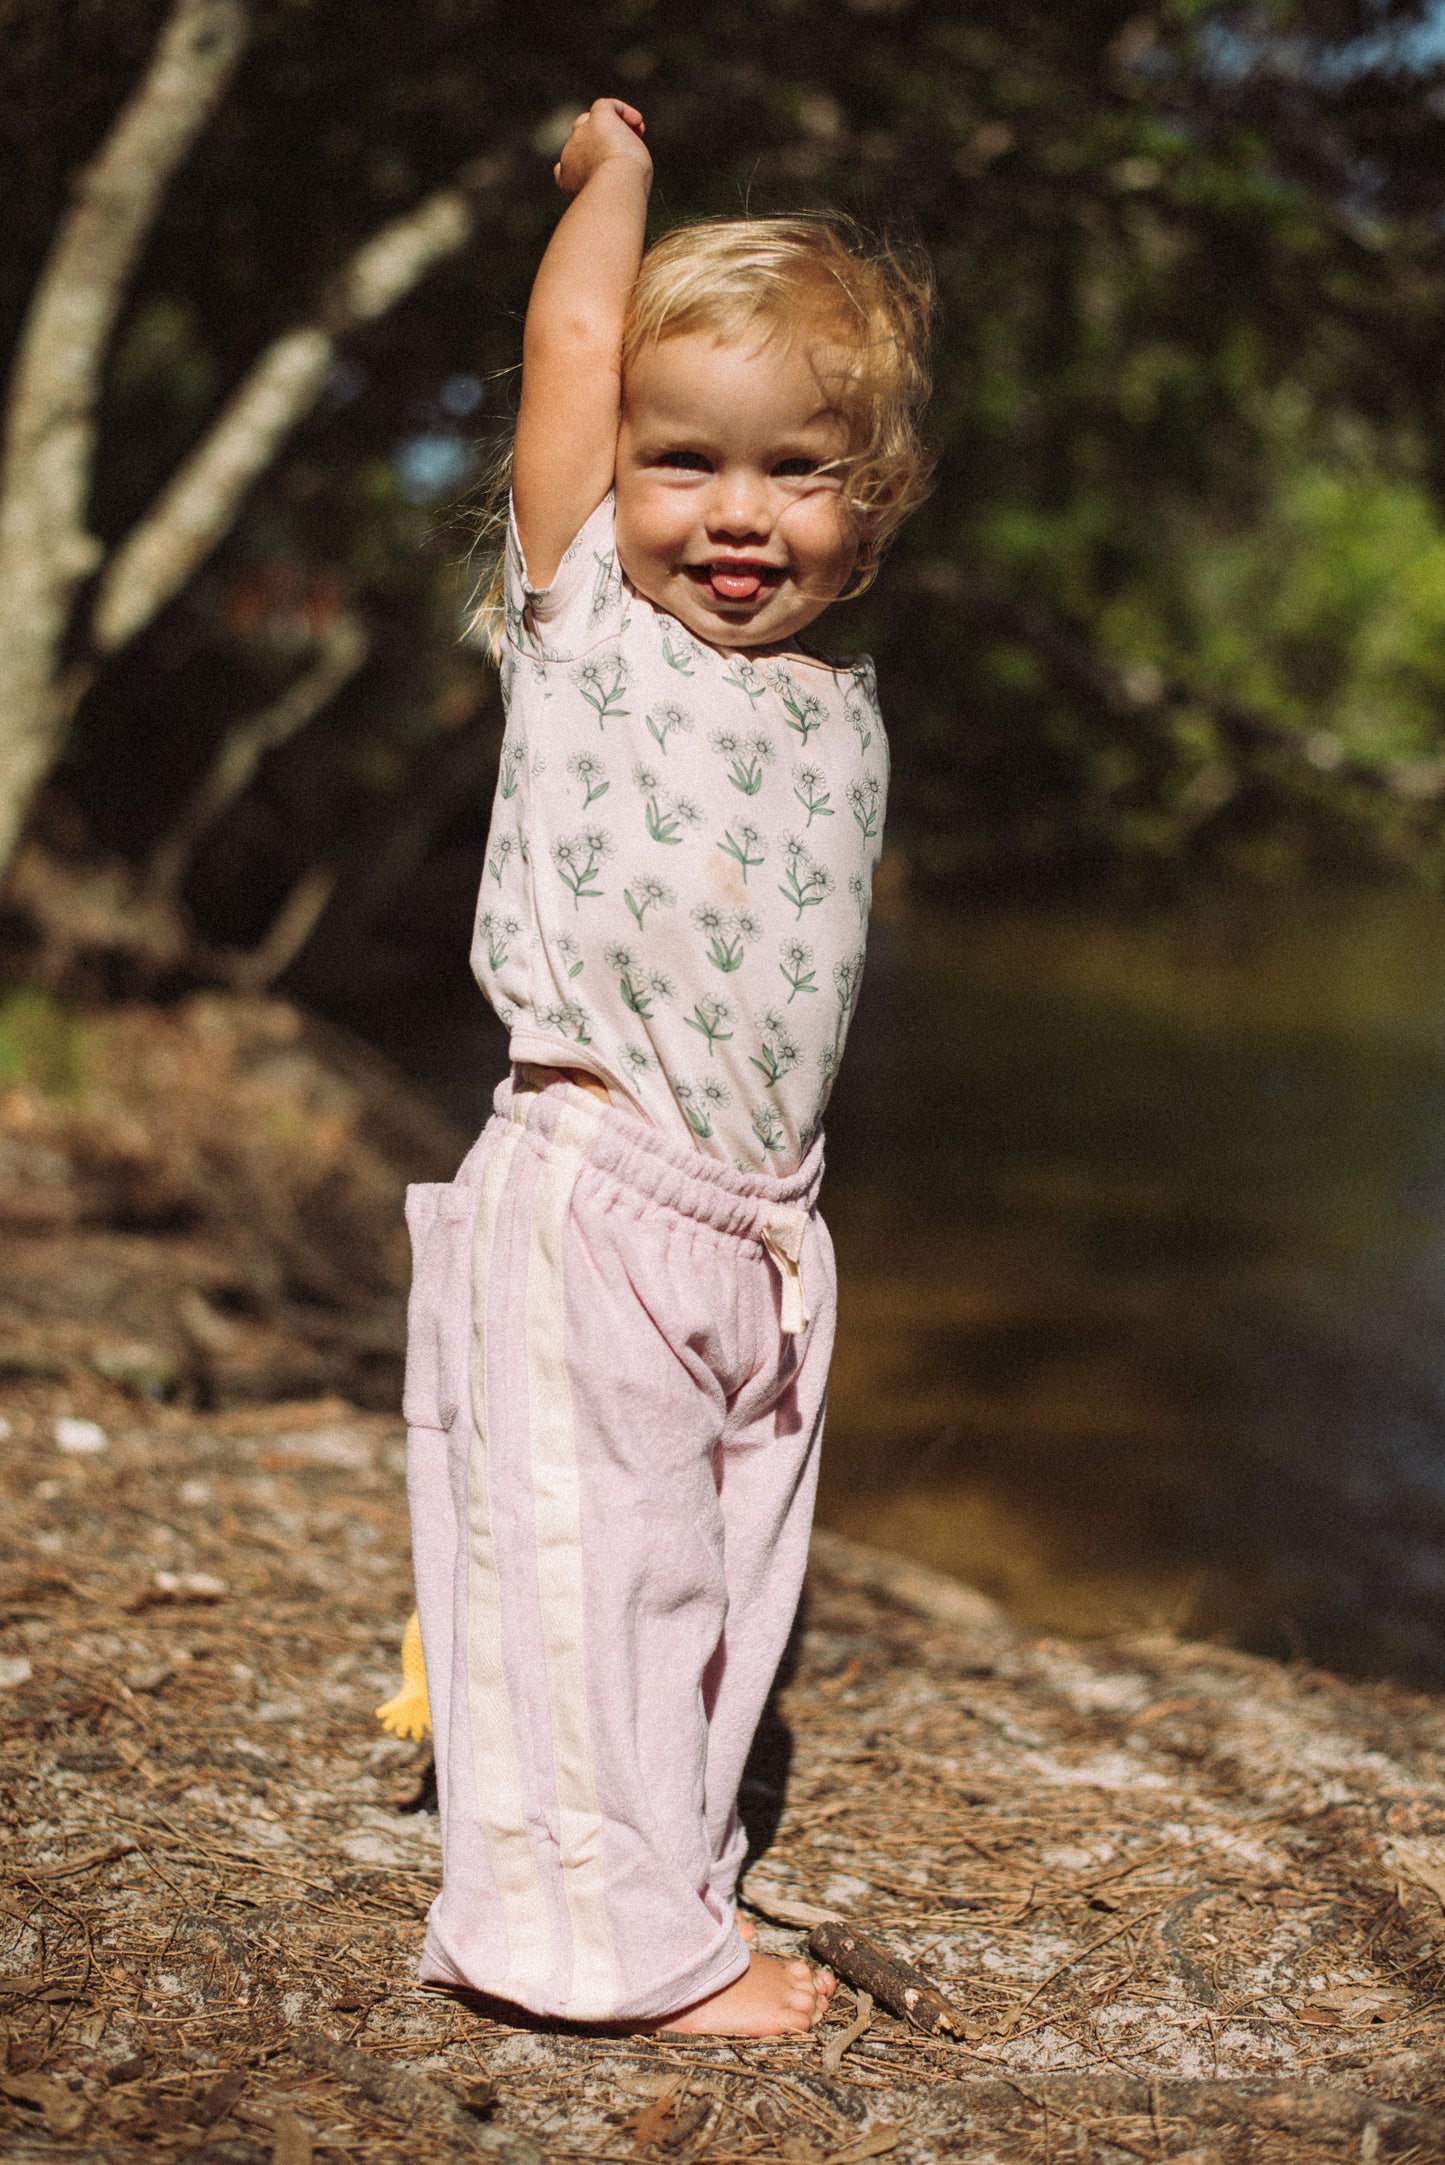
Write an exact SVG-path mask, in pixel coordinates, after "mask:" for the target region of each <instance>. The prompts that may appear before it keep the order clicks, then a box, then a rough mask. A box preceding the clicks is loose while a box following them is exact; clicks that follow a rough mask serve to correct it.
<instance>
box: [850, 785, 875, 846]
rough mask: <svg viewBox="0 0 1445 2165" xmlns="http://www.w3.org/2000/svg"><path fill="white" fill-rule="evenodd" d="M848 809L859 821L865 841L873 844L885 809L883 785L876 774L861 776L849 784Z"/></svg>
mask: <svg viewBox="0 0 1445 2165" xmlns="http://www.w3.org/2000/svg"><path fill="white" fill-rule="evenodd" d="M848 809H849V811H850V812H851V813H852V814H853V817H854V819H856V820H857V822H858V826H859V830H860V832H861V833H862V836H863V839H864V841H865V842H871V841H872V840H873V838H874V836H875V835H876V834H877V832H878V821H879V817H880V815H881V812H882V809H883V784H882V783H881V782H880V781H879V779H878V777H877V775H876V774H861V775H859V777H858V779H857V781H856V782H850V783H849V784H848Z"/></svg>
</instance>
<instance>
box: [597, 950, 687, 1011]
mask: <svg viewBox="0 0 1445 2165" xmlns="http://www.w3.org/2000/svg"><path fill="white" fill-rule="evenodd" d="M602 959H603V961H604V962H605V963H606V964H607V967H608V969H609V970H615V971H616V972H617V989H618V991H619V992H620V993H621V994H622V1004H623V1006H624V1007H625V1008H626V1009H627V1010H628V1012H629V1013H630V1014H633V1015H638V1016H640V1017H641V1019H642V1020H643V1021H644V1022H651V1020H652V1003H653V1001H654V1000H670V999H671V998H672V996H673V994H674V992H675V991H676V990H677V987H676V986H675V985H674V984H673V982H672V979H671V978H670V977H665V976H664V975H663V973H662V971H661V970H647V969H644V967H643V965H642V961H641V958H640V957H639V956H637V955H635V954H634V953H633V951H632V949H631V948H630V947H623V946H622V945H620V944H614V945H613V946H611V947H609V948H607V949H605V950H604V952H603V956H602Z"/></svg>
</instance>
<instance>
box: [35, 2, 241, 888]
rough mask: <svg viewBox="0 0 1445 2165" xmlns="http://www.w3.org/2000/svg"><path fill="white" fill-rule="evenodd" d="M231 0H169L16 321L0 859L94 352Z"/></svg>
mask: <svg viewBox="0 0 1445 2165" xmlns="http://www.w3.org/2000/svg"><path fill="white" fill-rule="evenodd" d="M247 29H248V15H247V10H246V9H245V7H244V6H243V5H242V4H241V0H176V5H175V6H174V7H173V8H172V10H171V13H170V16H169V18H168V20H167V22H166V25H165V28H164V30H163V31H162V34H161V38H160V42H159V44H158V45H157V47H156V52H155V57H154V59H153V61H152V63H151V66H150V68H149V70H148V72H147V73H146V75H145V76H144V77H143V79H142V80H141V82H140V83H139V85H138V86H137V88H136V90H135V92H134V94H133V95H132V97H131V98H130V99H129V101H128V102H127V104H126V105H125V106H124V108H123V109H122V111H121V113H120V115H119V118H118V119H117V120H116V122H115V125H114V126H113V127H112V128H111V130H110V133H109V134H108V135H107V137H106V139H105V141H104V142H103V143H102V144H101V147H100V149H99V150H98V151H97V152H96V155H95V156H94V158H92V159H91V161H90V163H89V164H88V165H87V166H86V167H85V168H84V169H83V170H82V172H81V173H80V175H79V177H78V179H77V181H76V184H75V189H74V196H73V200H72V203H71V207H70V209H69V211H68V212H67V213H66V216H65V218H64V219H63V220H62V222H61V226H60V230H59V232H58V233H57V235H56V238H55V242H54V245H53V247H52V248H51V251H50V254H49V257H48V259H47V262H46V265H45V269H44V271H43V272H42V274H41V277H40V282H39V284H38V286H37V288H36V291H35V295H34V298H33V300H32V302H31V305H30V309H29V313H28V315H27V318H26V322H25V328H24V330H23V332H22V334H21V339H20V344H19V348H18V351H17V355H16V361H15V368H14V374H13V377H12V381H11V388H10V394H9V399H8V410H7V413H6V420H5V453H4V471H3V479H0V867H3V866H4V865H5V864H6V863H8V861H9V859H10V856H11V853H12V851H13V849H14V846H15V842H16V840H17V838H18V835H19V831H20V827H21V824H22V822H23V820H24V816H25V813H26V812H27V810H28V809H29V805H30V801H31V798H32V797H33V795H34V792H35V790H36V789H37V787H38V786H39V784H40V783H41V782H42V781H43V779H44V777H45V775H46V773H47V772H48V771H49V768H50V766H51V765H52V763H53V761H54V758H55V755H56V752H57V750H58V748H59V744H60V741H61V738H62V735H63V732H64V729H65V726H66V723H67V721H68V719H69V713H70V708H71V705H72V703H73V698H74V693H73V691H72V690H71V689H70V687H68V686H67V684H66V683H65V681H64V679H63V675H62V657H63V654H64V649H65V642H66V635H67V631H68V629H69V625H70V620H71V612H72V609H73V607H74V601H75V595H76V591H77V588H78V587H79V585H80V583H81V581H82V580H84V579H85V578H87V577H88V576H89V575H90V574H91V573H92V572H93V571H94V570H95V569H96V567H97V564H98V563H99V560H100V554H101V551H100V544H99V543H98V542H97V541H96V540H95V539H94V538H93V537H92V536H91V535H90V533H89V532H88V531H87V528H86V511H87V506H88V502H89V496H90V485H91V474H92V470H93V467H94V460H95V440H96V410H97V406H98V402H99V397H100V390H101V383H102V372H103V368H104V363H105V355H106V351H107V349H108V346H109V343H110V338H111V334H112V332H113V331H114V328H115V323H116V318H117V316H118V315H119V313H120V309H121V307H122V305H123V303H124V300H125V297H126V293H127V291H128V288H129V285H130V279H131V274H132V272H133V271H134V268H135V264H136V261H137V259H138V257H139V255H140V251H141V249H142V247H143V246H144V243H145V239H146V236H147V234H148V233H149V231H150V229H151V226H152V224H153V222H154V219H155V215H156V211H157V209H158V208H159V205H160V202H161V199H162V196H163V195H164V193H165V189H166V187H167V185H168V183H169V182H170V180H171V179H172V178H173V176H174V175H175V173H176V171H177V169H178V168H179V166H180V165H181V164H182V162H183V161H184V159H185V157H186V155H187V153H188V152H189V151H190V149H191V147H192V145H193V144H194V143H195V141H196V139H197V137H198V136H199V135H200V133H201V130H202V129H203V128H204V127H205V125H206V122H207V120H208V119H209V118H210V116H211V114H212V112H213V111H214V110H215V108H216V105H217V104H218V102H219V100H220V99H221V97H222V95H223V94H224V92H225V89H226V85H227V83H228V82H229V80H230V77H231V74H232V71H233V69H234V68H235V65H236V63H237V61H238V60H239V58H240V56H241V51H242V48H243V46H244V44H245V40H246V33H247Z"/></svg>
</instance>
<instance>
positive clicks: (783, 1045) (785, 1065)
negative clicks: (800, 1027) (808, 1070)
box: [748, 1009, 803, 1084]
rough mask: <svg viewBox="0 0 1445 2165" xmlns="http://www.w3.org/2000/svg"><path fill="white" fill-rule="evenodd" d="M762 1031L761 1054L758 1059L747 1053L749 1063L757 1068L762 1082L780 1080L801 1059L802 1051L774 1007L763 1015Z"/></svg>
mask: <svg viewBox="0 0 1445 2165" xmlns="http://www.w3.org/2000/svg"><path fill="white" fill-rule="evenodd" d="M762 1032H763V1046H762V1052H763V1056H762V1058H761V1060H759V1059H758V1058H756V1056H755V1055H754V1054H752V1053H749V1054H748V1060H749V1063H750V1065H751V1066H753V1067H755V1068H756V1069H757V1071H758V1073H759V1074H760V1075H761V1076H762V1078H763V1080H764V1082H766V1083H768V1084H773V1083H778V1082H781V1081H782V1079H783V1077H784V1076H785V1075H790V1074H791V1073H792V1071H793V1069H794V1068H795V1067H796V1066H797V1064H798V1062H799V1061H800V1060H801V1059H802V1057H803V1055H802V1052H801V1051H800V1050H799V1048H798V1046H797V1044H796V1043H795V1042H794V1039H793V1037H792V1036H791V1034H790V1032H789V1030H788V1025H787V1023H786V1022H785V1021H784V1020H783V1018H782V1016H781V1015H780V1014H778V1013H777V1011H776V1009H770V1010H769V1012H768V1013H767V1014H766V1015H764V1017H763V1020H762Z"/></svg>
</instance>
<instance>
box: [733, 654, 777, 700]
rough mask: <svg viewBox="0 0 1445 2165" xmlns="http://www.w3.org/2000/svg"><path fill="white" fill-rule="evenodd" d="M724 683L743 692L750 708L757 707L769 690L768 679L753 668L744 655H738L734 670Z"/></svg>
mask: <svg viewBox="0 0 1445 2165" xmlns="http://www.w3.org/2000/svg"><path fill="white" fill-rule="evenodd" d="M723 682H724V684H731V686H732V688H733V690H734V691H736V692H741V693H742V694H743V695H744V697H745V698H746V700H747V702H748V705H749V706H756V705H757V703H758V701H759V700H760V699H761V698H763V697H764V696H765V695H766V692H767V689H768V686H767V680H766V678H765V677H763V676H762V675H761V674H760V673H759V671H758V670H756V669H755V668H754V667H753V665H752V663H751V662H750V661H749V660H748V659H747V657H746V655H743V654H739V655H738V657H737V659H736V660H735V661H734V663H733V665H732V668H731V669H730V670H729V671H728V673H727V675H726V676H725V677H724V678H723Z"/></svg>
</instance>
